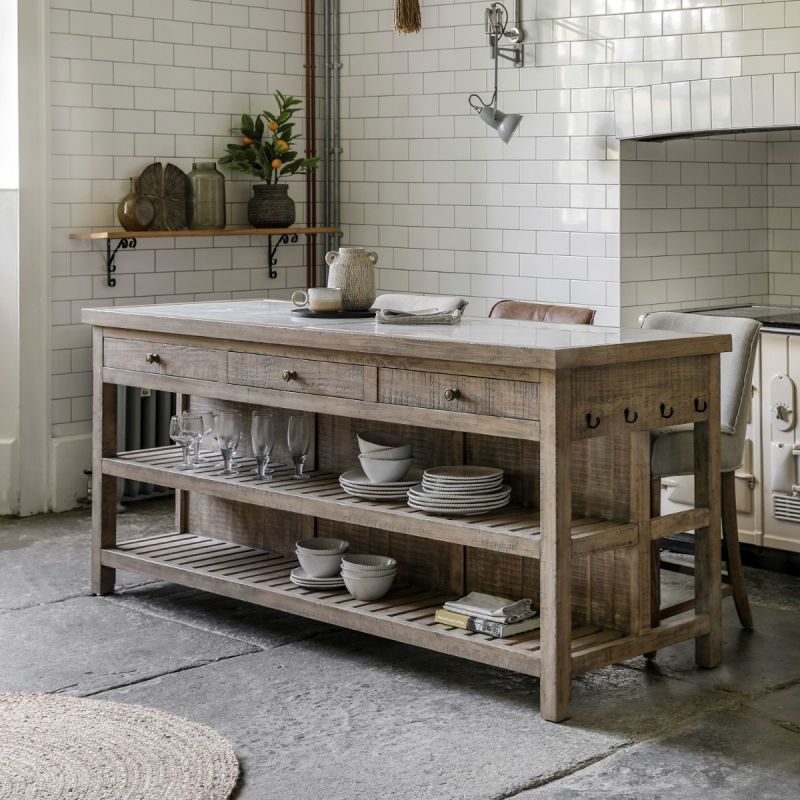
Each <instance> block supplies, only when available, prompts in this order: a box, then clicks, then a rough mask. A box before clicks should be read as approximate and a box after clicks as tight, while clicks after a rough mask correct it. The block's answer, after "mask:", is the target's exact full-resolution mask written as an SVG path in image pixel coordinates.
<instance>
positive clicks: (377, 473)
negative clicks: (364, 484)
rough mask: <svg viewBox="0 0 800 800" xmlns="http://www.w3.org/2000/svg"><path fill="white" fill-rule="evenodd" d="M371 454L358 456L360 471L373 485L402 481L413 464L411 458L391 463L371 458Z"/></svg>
mask: <svg viewBox="0 0 800 800" xmlns="http://www.w3.org/2000/svg"><path fill="white" fill-rule="evenodd" d="M371 456H372V454H371V453H370V454H368V455H364V454H362V455H360V456H359V457H358V460H359V461H360V462H361V469H363V470H364V472H365V473H366V476H367V477H368V478H369V479H370V480H371V481H372V482H373V483H391V482H392V481H400V480H402V479H403V478H404V477H405V475H406V473H407V472H408V471H409V470H410V469H411V465H412V464H413V463H414V459H413V458H401V459H395V460H392V461H387V460H386V459H380V458H372V457H371Z"/></svg>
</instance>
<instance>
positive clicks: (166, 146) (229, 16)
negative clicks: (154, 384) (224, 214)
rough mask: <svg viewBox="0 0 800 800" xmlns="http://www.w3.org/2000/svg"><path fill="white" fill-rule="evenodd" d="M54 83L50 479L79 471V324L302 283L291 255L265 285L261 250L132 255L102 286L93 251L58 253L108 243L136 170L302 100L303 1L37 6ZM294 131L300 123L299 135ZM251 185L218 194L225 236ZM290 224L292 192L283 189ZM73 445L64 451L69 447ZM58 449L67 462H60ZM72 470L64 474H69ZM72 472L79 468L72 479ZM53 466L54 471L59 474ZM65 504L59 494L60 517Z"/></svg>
mask: <svg viewBox="0 0 800 800" xmlns="http://www.w3.org/2000/svg"><path fill="white" fill-rule="evenodd" d="M50 6H51V12H50V25H51V35H50V44H51V68H52V83H51V97H52V109H51V111H52V139H51V152H52V207H51V208H52V226H53V227H52V262H51V269H52V283H51V288H52V320H51V321H52V342H53V345H52V348H53V349H52V407H51V409H52V434H53V436H54V437H55V439H56V442H55V450H56V462H57V463H56V467H55V474H56V479H58V478H59V475H64V476H65V479H66V473H65V471H66V470H69V469H70V468H71V467H72V470H73V473H72V474H73V477H74V476H80V477H79V478H75V480H76V481H77V482H73V483H72V484H71V485H74V486H75V487H80V490H81V491H82V490H83V489H84V488H85V479H84V478H83V476H82V475H81V474H80V473H81V471H82V469H83V468H85V467H88V466H89V455H88V454H89V442H88V433H89V430H90V427H91V371H90V370H91V339H90V331H89V329H88V328H87V327H85V326H83V325H81V324H80V322H79V320H80V311H81V308H83V307H87V306H99V305H109V304H118V305H127V304H147V303H161V302H175V301H193V300H208V299H228V298H232V297H233V298H237V297H249V296H257V297H265V296H273V297H283V296H286V295H287V294H288V293H290V290H291V289H294V288H297V287H298V286H302V285H304V283H305V269H304V267H302V266H301V264H302V260H303V251H302V247H301V246H297V247H288V246H287V247H284V248H282V249H281V250H280V252H279V255H278V258H279V267H278V278H277V279H275V280H270V279H269V278H268V276H267V270H266V260H267V259H266V252H265V245H266V240H264V239H263V238H253V239H251V238H250V237H246V236H243V237H241V238H239V237H236V238H224V239H216V240H215V239H208V238H186V239H179V240H175V239H166V240H151V241H147V240H139V243H138V246H137V248H136V251H135V252H120V253H119V255H118V257H117V264H118V267H117V272H116V275H115V277H116V280H117V285H116V286H115V287H114V288H110V287H108V286H107V285H106V276H105V262H104V257H105V247H104V244H102V245H95V246H94V248H92V246H91V245H90V244H88V243H85V242H77V241H73V240H70V239H69V234H70V233H71V232H74V231H82V230H90V229H97V230H105V229H108V228H110V227H119V225H118V222H117V220H116V204H117V202H118V201H119V200H120V199H121V198H122V197H123V196H124V195H125V194H126V193H127V191H128V188H129V181H128V178H129V176H131V175H138V174H139V173H140V172H141V171H142V169H143V168H144V167H145V166H147V164H149V163H151V162H153V161H157V160H160V161H162V162H164V163H166V162H172V163H174V164H176V165H177V166H179V167H181V168H182V169H183V170H185V171H187V172H188V171H189V170H190V169H191V164H192V161H193V160H194V159H201V160H215V159H218V158H220V157H221V156H222V155H224V153H225V144H226V143H228V142H230V141H232V138H231V133H230V131H231V128H232V127H233V126H235V125H237V124H238V120H239V118H240V116H241V114H242V113H244V112H249V111H252V112H254V113H255V112H258V111H259V110H261V109H263V108H265V107H269V108H271V107H272V104H273V103H274V101H273V99H272V97H271V93H272V92H273V91H274V90H275V89H280V90H281V91H283V92H284V93H287V94H294V95H298V96H300V97H302V96H303V71H304V70H303V62H304V59H303V55H302V52H303V30H304V20H303V14H302V13H301V12H302V3H301V2H300V0H236V2H231V0H227V2H226V1H225V0H220V1H219V2H207V1H206V0H50ZM301 125H302V122H301ZM249 186H250V184H249V182H248V181H247V180H245V179H242V178H241V177H237V179H236V180H229V181H228V183H227V200H228V223H229V224H243V225H246V224H247V218H246V202H247V199H248V197H249V193H250V190H249ZM291 194H292V196H293V197H294V199H295V200H296V201H298V206H297V213H298V217H297V218H298V220H299V221H302V220H303V219H304V214H305V210H304V205H303V202H302V201H303V198H304V184H303V182H302V179H300V180H297V181H296V182H294V183H293V186H292V189H291ZM76 437H77V438H76ZM59 442H61V443H63V444H64V446H65V448H66V449H65V450H64V451H63V452H64V457H59V456H58V453H57V451H58V449H59V448H58V445H59ZM76 454H77V458H76ZM76 461H77V462H80V461H84V462H86V463H76ZM62 464H63V467H62ZM71 493H72V489H71V488H70V489H68V490H66V492H62V491H59V490H58V489H57V488H56V496H57V497H59V498H62V499H61V500H59V501H58V504H64V503H68V499H67V500H65V499H63V498H64V497H65V496H66V498H69V496H70V495H71Z"/></svg>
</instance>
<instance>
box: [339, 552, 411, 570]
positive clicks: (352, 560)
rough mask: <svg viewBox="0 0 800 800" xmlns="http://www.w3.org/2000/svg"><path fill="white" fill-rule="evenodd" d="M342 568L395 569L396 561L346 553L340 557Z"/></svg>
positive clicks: (384, 557)
mask: <svg viewBox="0 0 800 800" xmlns="http://www.w3.org/2000/svg"><path fill="white" fill-rule="evenodd" d="M342 567H346V568H347V569H351V568H352V569H364V570H370V569H397V561H396V560H395V559H394V558H392V557H391V556H378V555H374V554H372V553H348V554H347V555H345V556H342Z"/></svg>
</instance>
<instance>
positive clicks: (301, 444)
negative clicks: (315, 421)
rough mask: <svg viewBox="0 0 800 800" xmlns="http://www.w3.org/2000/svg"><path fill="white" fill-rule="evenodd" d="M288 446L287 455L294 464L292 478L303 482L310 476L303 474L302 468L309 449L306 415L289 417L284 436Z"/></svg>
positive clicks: (309, 429)
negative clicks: (287, 427)
mask: <svg viewBox="0 0 800 800" xmlns="http://www.w3.org/2000/svg"><path fill="white" fill-rule="evenodd" d="M286 440H287V444H288V445H289V455H290V456H291V457H292V461H293V462H294V470H295V472H294V475H292V477H293V478H297V479H298V480H303V479H305V478H308V477H310V476H308V475H305V474H304V473H303V466H304V465H305V463H306V457H307V456H308V448H309V447H311V417H309V416H307V415H305V414H304V415H302V416H297V417H289V430H288V431H287V435H286Z"/></svg>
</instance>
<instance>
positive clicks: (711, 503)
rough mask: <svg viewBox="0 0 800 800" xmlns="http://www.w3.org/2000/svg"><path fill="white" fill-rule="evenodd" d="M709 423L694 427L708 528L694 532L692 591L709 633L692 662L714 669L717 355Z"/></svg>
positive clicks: (697, 483)
mask: <svg viewBox="0 0 800 800" xmlns="http://www.w3.org/2000/svg"><path fill="white" fill-rule="evenodd" d="M707 402H708V421H707V422H698V423H695V426H694V504H695V507H697V508H699V507H702V506H706V507H707V508H708V523H709V524H708V527H707V528H698V529H697V530H696V531H695V539H696V544H695V567H694V591H695V609H696V613H697V614H707V615H708V619H709V631H708V633H707V634H706V635H704V636H698V637H697V639H695V661H696V663H697V664H698V665H699V666H701V667H716V666H717V665H718V664H719V663H720V661H721V659H722V587H721V581H722V578H721V570H722V566H721V563H720V549H721V545H720V540H721V530H720V515H721V506H720V455H719V447H720V421H719V413H720V412H719V402H720V401H719V356H717V355H714V356H709V357H708V401H707Z"/></svg>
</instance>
